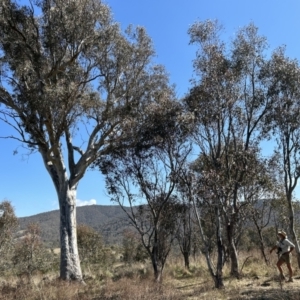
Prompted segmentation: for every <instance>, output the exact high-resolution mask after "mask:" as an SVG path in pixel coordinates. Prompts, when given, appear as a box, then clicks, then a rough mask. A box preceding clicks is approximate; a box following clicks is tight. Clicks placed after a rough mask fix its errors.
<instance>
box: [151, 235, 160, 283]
mask: <svg viewBox="0 0 300 300" xmlns="http://www.w3.org/2000/svg"><path fill="white" fill-rule="evenodd" d="M151 261H152V266H153V271H154V279H155V281H156V282H162V271H163V270H162V267H161V266H160V264H159V262H158V246H157V242H156V241H155V242H154V246H153V249H152V254H151Z"/></svg>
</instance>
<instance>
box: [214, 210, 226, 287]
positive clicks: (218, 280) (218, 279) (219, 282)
mask: <svg viewBox="0 0 300 300" xmlns="http://www.w3.org/2000/svg"><path fill="white" fill-rule="evenodd" d="M215 215H216V221H217V228H216V237H217V247H218V260H217V270H216V274H215V287H216V288H217V289H222V288H224V283H223V265H224V253H223V248H224V246H223V241H222V226H221V219H220V210H219V207H218V206H217V205H216V206H215Z"/></svg>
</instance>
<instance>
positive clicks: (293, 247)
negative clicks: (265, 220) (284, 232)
mask: <svg viewBox="0 0 300 300" xmlns="http://www.w3.org/2000/svg"><path fill="white" fill-rule="evenodd" d="M286 242H288V244H289V246H290V250H289V251H288V253H291V252H292V251H293V250H294V249H295V245H294V244H293V243H292V242H291V241H290V240H287V241H286Z"/></svg>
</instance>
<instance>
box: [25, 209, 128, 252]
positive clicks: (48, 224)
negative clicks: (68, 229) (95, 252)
mask: <svg viewBox="0 0 300 300" xmlns="http://www.w3.org/2000/svg"><path fill="white" fill-rule="evenodd" d="M29 223H38V224H39V225H40V227H41V235H42V239H43V241H44V242H45V243H46V244H47V245H49V246H57V247H58V246H59V210H53V211H49V212H45V213H41V214H37V215H34V216H30V217H23V218H19V224H20V227H19V231H22V230H25V228H26V226H27V225H28V224H29ZM77 224H86V225H88V226H90V227H92V228H94V229H95V230H97V231H98V232H99V233H100V234H101V235H102V237H103V240H104V242H105V243H106V244H118V243H120V242H121V241H122V234H123V231H124V229H126V228H128V227H129V226H130V225H129V221H128V219H127V218H126V214H125V213H124V211H123V210H122V209H121V208H120V207H119V206H117V205H107V206H106V205H92V206H82V207H78V208H77Z"/></svg>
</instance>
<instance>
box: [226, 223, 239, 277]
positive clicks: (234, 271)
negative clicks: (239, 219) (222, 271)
mask: <svg viewBox="0 0 300 300" xmlns="http://www.w3.org/2000/svg"><path fill="white" fill-rule="evenodd" d="M226 223H227V240H228V251H229V256H230V262H231V267H230V274H231V275H232V276H234V277H236V278H240V273H239V261H238V255H237V251H236V247H235V243H234V236H233V232H234V227H235V222H234V221H232V222H231V221H230V220H229V218H226Z"/></svg>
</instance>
